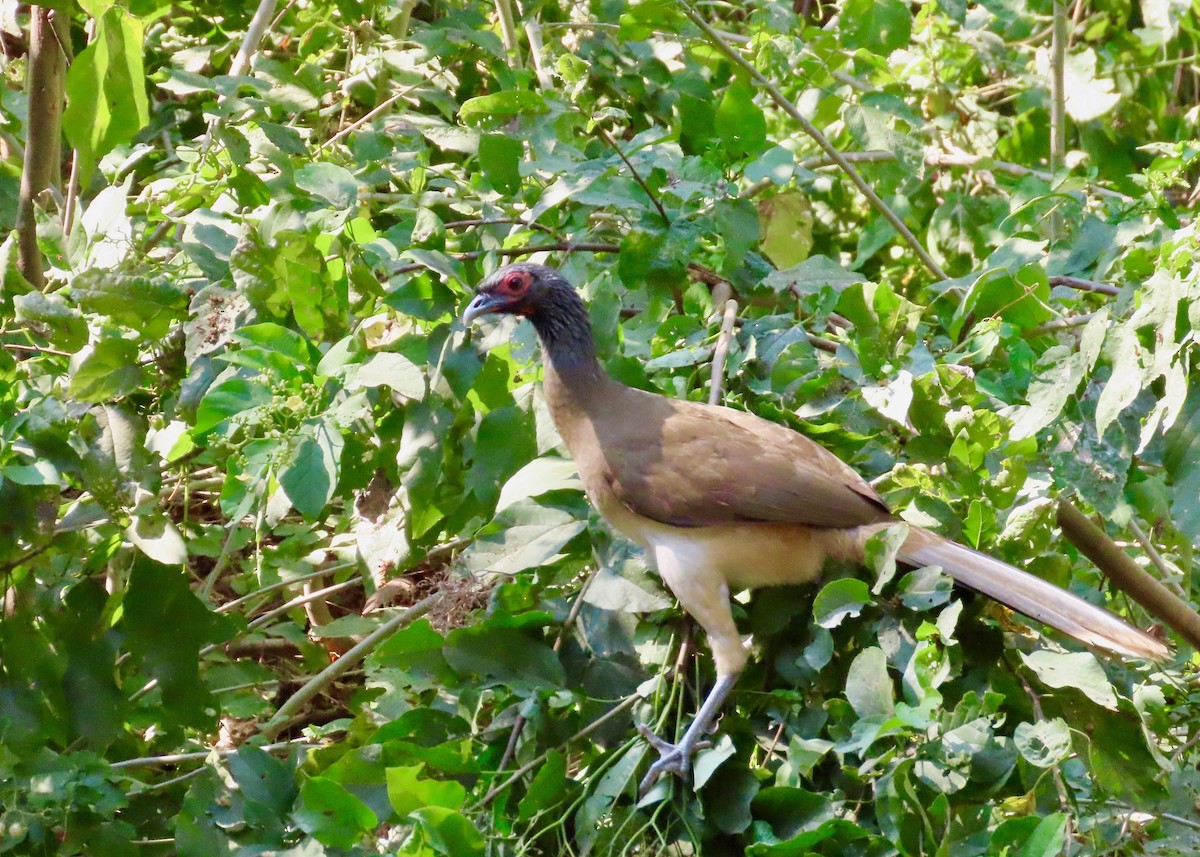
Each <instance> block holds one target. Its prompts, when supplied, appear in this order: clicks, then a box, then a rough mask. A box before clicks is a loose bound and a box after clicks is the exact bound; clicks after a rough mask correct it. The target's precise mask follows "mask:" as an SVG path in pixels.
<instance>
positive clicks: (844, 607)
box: [813, 577, 871, 628]
mask: <svg viewBox="0 0 1200 857" xmlns="http://www.w3.org/2000/svg"><path fill="white" fill-rule="evenodd" d="M870 603H871V592H870V590H869V589H868V588H867V584H866V583H865V582H863V581H861V580H859V579H858V578H855V577H843V578H841V579H839V580H831V581H830V582H829V583H826V584H825V585H824V586H822V587H821V591H820V592H818V593H817V597H816V598H815V599H813V621H814V622H816V623H817V624H818V625H820V626H821V627H822V628H836V627H837V626H838V625H840V624H842V620H843V619H845V618H846V617H848V616H857V615H858V614H859V613H861V612H862V609H863V608H864V607H866V606H867V605H868V604H870Z"/></svg>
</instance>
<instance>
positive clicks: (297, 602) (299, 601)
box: [246, 572, 362, 631]
mask: <svg viewBox="0 0 1200 857" xmlns="http://www.w3.org/2000/svg"><path fill="white" fill-rule="evenodd" d="M328 573H329V572H326V574H328ZM355 586H362V581H361V580H344V581H342V582H341V583H334V584H331V585H329V586H326V587H323V588H321V589H314V590H311V591H309V592H305V593H303V594H302V595H297V596H296V597H295V598H293V599H291V600H290V601H287V602H285V603H283V604H280V605H279V606H278V607H276V608H274V609H273V610H268V611H267V612H266V613H264V614H262V615H261V616H259V617H258V618H256V619H255V620H254V621H253V622H250V623H249V624H248V625H247V626H246V630H248V631H250V630H253V629H255V628H261V627H262V626H263V625H266V624H267V623H268V622H270V621H271V620H272V619H274V618H275V617H276V616H280V615H282V614H284V613H287V612H288V611H289V610H293V609H295V608H296V607H303V606H304V605H305V604H309V603H311V602H313V601H319V600H321V599H323V598H326V597H327V596H330V595H333V594H334V593H335V592H341V591H342V590H343V589H351V588H353V587H355Z"/></svg>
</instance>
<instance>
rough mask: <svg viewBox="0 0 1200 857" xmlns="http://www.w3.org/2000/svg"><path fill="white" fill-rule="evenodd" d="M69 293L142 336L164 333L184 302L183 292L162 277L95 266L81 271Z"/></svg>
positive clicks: (180, 314)
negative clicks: (119, 271)
mask: <svg viewBox="0 0 1200 857" xmlns="http://www.w3.org/2000/svg"><path fill="white" fill-rule="evenodd" d="M71 294H72V296H73V297H74V298H75V301H76V302H77V303H78V304H79V306H80V307H81V308H83V309H85V310H88V311H89V312H97V313H101V314H103V315H107V316H108V317H109V318H111V319H112V320H113V321H115V322H117V323H118V324H123V325H125V326H126V327H131V328H133V329H134V330H137V331H138V332H139V333H141V334H142V335H143V336H145V337H146V338H157V337H160V336H163V335H165V334H166V333H167V331H168V329H169V327H170V323H171V322H172V321H174V320H176V319H179V318H182V317H183V316H184V314H185V313H186V312H187V306H188V299H187V295H186V294H185V293H184V292H183V291H181V290H180V289H178V288H176V287H175V286H174V285H172V284H171V283H169V282H167V281H165V280H158V279H154V278H151V277H146V276H140V275H136V274H134V275H131V274H121V273H118V272H116V271H105V270H100V269H98V268H93V269H90V270H87V271H81V272H80V273H79V274H78V275H77V276H76V277H75V279H74V280H73V281H72V283H71Z"/></svg>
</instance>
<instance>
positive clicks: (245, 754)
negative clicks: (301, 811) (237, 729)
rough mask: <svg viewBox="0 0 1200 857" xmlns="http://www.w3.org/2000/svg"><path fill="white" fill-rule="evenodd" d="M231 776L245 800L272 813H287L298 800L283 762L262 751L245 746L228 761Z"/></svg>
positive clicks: (288, 770)
mask: <svg viewBox="0 0 1200 857" xmlns="http://www.w3.org/2000/svg"><path fill="white" fill-rule="evenodd" d="M227 764H228V765H229V773H231V774H233V778H234V780H236V781H237V787H238V790H239V791H240V792H241V795H242V797H243V798H244V799H245V800H247V801H249V802H251V803H254V804H257V805H258V806H260V807H263V808H265V809H266V810H267V811H268V812H271V813H279V814H282V813H286V812H287V811H288V810H289V809H291V806H292V801H294V800H295V799H296V793H297V788H296V782H295V779H294V778H293V775H292V771H291V769H290V768H289V766H288V765H287V763H286V762H285V761H284V760H282V759H276V758H274V757H273V756H272V755H271V754H270V753H268V752H266V751H265V750H263V749H262V748H261V747H254V746H249V745H247V746H242V747H240V748H238V751H237V752H236V753H234V754H233V755H231V756H229V757H228V761H227Z"/></svg>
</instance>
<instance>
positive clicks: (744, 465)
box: [462, 262, 1170, 795]
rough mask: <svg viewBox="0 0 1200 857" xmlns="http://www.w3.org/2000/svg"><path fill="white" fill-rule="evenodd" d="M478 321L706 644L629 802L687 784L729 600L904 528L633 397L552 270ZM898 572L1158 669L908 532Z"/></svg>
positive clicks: (707, 723) (478, 308)
mask: <svg viewBox="0 0 1200 857" xmlns="http://www.w3.org/2000/svg"><path fill="white" fill-rule="evenodd" d="M489 314H507V315H514V316H518V317H522V318H526V319H528V320H529V321H530V322H531V323H532V324H533V327H534V330H535V331H536V333H537V336H538V339H539V340H540V342H541V349H542V363H543V375H542V379H543V380H542V384H543V389H544V393H545V400H546V403H547V405H548V408H549V411H550V414H551V416H552V418H553V420H554V424H555V426H556V427H557V429H558V432H559V434H560V435H561V436H562V439H563V441H564V442H565V444H566V447H567V450H568V451H569V452H570V454H571V457H572V458H573V459H574V461H575V465H576V467H577V469H578V471H579V476H580V480H581V482H582V483H583V487H584V491H585V493H586V494H587V496H588V499H589V501H590V502H591V504H592V505H593V506H594V507H595V508H596V510H597V511H599V513H600V514H601V516H602V517H603V518H604V519H605V520H607V522H608V523H609V524H610V525H611V526H612V527H614V528H615V529H616V530H618V531H619V532H620V533H622V534H623V535H624V536H626V537H627V538H629V539H630V540H632V541H633V542H635V543H636V544H638V545H640V546H641V548H642V549H643V550H644V551H645V554H646V557H647V559H648V560H649V562H650V563H651V564H652V565H653V566H654V567H655V569H656V570H657V572H658V574H659V576H660V577H661V578H662V580H663V581H664V582H665V583H666V585H667V587H668V588H669V589H670V590H671V591H672V593H673V594H674V595H675V597H676V598H677V599H678V601H679V604H680V606H682V607H683V609H684V610H685V611H686V612H687V613H689V614H690V615H691V616H692V617H693V618H694V619H695V620H696V621H697V622H698V623H699V624H700V626H701V627H702V628H703V629H704V631H705V633H706V635H707V638H708V642H709V647H710V648H711V650H712V656H713V660H714V663H715V667H716V682H715V684H714V685H713V687H712V689H711V690H710V691H709V693H708V695H707V696H706V697H705V698H704V700H703V702H702V703H701V705H700V708H699V710H698V712H697V714H696V716H695V719H693V721H692V722H691V724H690V725H689V726H688V728H687V730H686V731H685V732H684V735H683V737H682V738H681V739H680V740H679V741H678V743H671V742H669V741H666V740H665V739H662V738H659V737H657V736H655V735H653V734H652V733H651V732H650V731H649V729H648V728H647V727H644V726H643V727H642V730H641V731H642V734H643V735H644V736H645V737H646V738H647V740H648V741H649V742H650V744H651V745H652V746H653V747H654V748H655V749H656V750H657V751H658V753H659V758H658V759H657V760H656V761H655V762H654V763H653V764H652V765H651V766H650V769H649V771H648V772H647V774H646V776H645V778H644V779H643V780H642V782H641V788H640V793H641V794H643V795H644V794H645V793H646V792H647V790H648V789H649V788H650V787H651V786H652V785H653V784H654V783H655V782H656V781H658V780H659V779H660V778H661V777H662V776H663V775H665V774H668V773H669V774H674V775H677V776H679V777H680V778H682V779H684V780H685V781H686V780H687V778H688V777H689V775H690V770H691V759H692V756H693V754H694V753H695V752H696V751H697V750H698V749H701V748H702V747H703V746H706V738H705V736H706V735H707V733H708V732H710V731H711V730H712V728H713V727H714V725H715V723H716V720H717V718H718V716H719V714H720V710H721V708H722V706H723V705H724V703H725V699H726V697H727V696H728V695H729V693H730V691H731V690H732V689H733V687H734V685H735V684H736V682H737V679H738V675H739V674H740V673H741V672H742V670H743V668H744V667H745V666H746V663H747V661H748V658H749V653H748V651H747V648H746V646H745V644H744V643H743V641H742V637H741V635H740V634H739V633H738V629H737V626H736V625H735V624H734V619H733V612H732V609H731V607H730V594H731V592H733V591H737V590H741V589H746V588H754V587H762V586H774V585H782V584H796V583H807V582H810V581H814V580H816V579H817V578H818V576H819V574H820V572H821V568H822V566H823V565H824V564H825V561H826V560H827V559H830V558H832V559H837V560H843V561H851V562H859V563H861V562H862V561H863V558H864V550H865V545H866V542H867V540H868V539H869V538H870V537H871V536H872V535H874V534H876V533H878V532H880V531H882V530H884V529H887V528H889V527H891V526H893V525H896V524H897V523H898V522H899V521H900V519H899V518H898V517H897V516H896V515H894V514H893V513H892V512H891V511H890V510H889V509H888V507H887V505H886V504H885V503H884V501H883V498H882V497H880V495H879V494H878V493H877V492H876V491H875V489H874V488H873V487H871V485H870V484H869V483H868V482H867V481H866V480H865V479H863V478H862V476H860V475H859V474H858V473H857V472H856V471H855V470H854V469H853V468H851V467H850V466H849V465H848V464H846V463H845V462H843V461H842V460H841V459H839V458H838V457H837V456H836V455H834V454H833V453H832V452H830V451H829V450H827V449H825V447H823V446H821V445H820V444H818V443H817V442H815V441H813V440H811V439H809V438H808V437H806V436H805V435H803V434H801V433H799V432H797V431H793V430H792V429H790V428H787V427H785V426H782V425H779V424H777V423H774V422H771V421H769V420H766V419H763V418H762V417H759V416H757V415H755V414H751V413H747V412H745V411H739V410H736V409H733V408H728V407H724V406H720V405H710V404H704V403H700V402H691V401H686V400H680V399H673V398H669V397H667V396H662V395H659V394H657V393H652V392H648V391H646V390H641V389H637V388H635V387H629V386H627V385H625V384H623V383H621V382H619V381H617V380H615V379H614V378H612V377H611V376H609V375H608V373H607V372H606V371H605V369H604V368H603V366H602V365H601V363H600V360H599V359H598V357H597V353H596V345H595V339H594V336H593V332H592V325H591V321H590V318H589V316H588V311H587V307H586V305H585V303H584V301H583V299H582V297H581V296H580V294H579V293H578V292H577V291H576V289H575V288H574V287H573V286H572V285H571V284H570V283H569V282H568V281H567V280H566V279H565V278H564V277H563V275H562V274H561V273H560V272H559V271H558V270H556V269H555V268H552V267H548V266H545V265H538V264H532V263H524V262H522V263H516V264H510V265H507V266H505V267H502V268H499V269H498V270H496V271H495V272H494V273H492V274H491V275H490V276H488V277H487V278H486V279H485V280H484V281H483V282H482V283H481V284H480V285H479V287H478V288H477V290H476V293H475V295H474V296H473V298H472V299H471V301H470V303H469V304H468V306H467V308H466V310H465V311H464V313H463V316H462V320H463V323H464V325H465V326H468V327H469V326H470V325H471V324H472V323H473V322H474V321H475V320H476V319H478V318H479V317H481V316H484V315H489ZM907 526H908V531H907V535H906V536H905V537H904V541H903V543H902V545H901V547H900V549H899V552H898V554H897V559H898V560H899V561H901V562H903V563H905V564H906V565H909V566H913V567H925V566H940V567H941V568H942V569H943V570H944V571H945V572H946V573H947V574H949V575H950V576H951V577H952V578H953V579H954V580H955V581H957V582H958V583H961V584H963V585H965V586H967V587H968V588H970V589H974V590H976V591H978V592H981V593H983V594H984V595H987V596H989V597H990V598H993V599H995V600H996V601H999V602H1001V603H1002V604H1005V605H1007V606H1008V607H1010V608H1012V609H1014V610H1016V611H1018V612H1020V613H1023V614H1025V615H1027V616H1029V617H1031V618H1033V619H1035V620H1037V621H1039V622H1042V623H1044V624H1046V625H1049V626H1050V627H1051V628H1055V629H1057V630H1058V631H1061V632H1063V633H1065V634H1067V635H1069V636H1071V637H1073V638H1075V639H1076V640H1078V641H1080V642H1082V643H1084V644H1086V645H1088V646H1092V647H1095V648H1099V649H1102V650H1106V651H1108V652H1111V653H1114V654H1118V655H1122V656H1127V657H1131V658H1145V659H1148V660H1152V661H1159V660H1163V659H1164V658H1166V657H1167V656H1168V655H1169V654H1170V649H1168V647H1167V646H1166V645H1164V644H1163V643H1162V642H1160V641H1159V640H1157V639H1155V638H1154V637H1152V636H1150V635H1149V634H1147V633H1145V632H1143V631H1141V630H1139V629H1137V628H1134V627H1132V626H1131V625H1129V624H1127V623H1126V622H1124V621H1123V620H1121V619H1120V618H1118V617H1117V616H1116V615H1115V614H1113V613H1111V612H1109V611H1108V610H1105V609H1103V608H1101V607H1097V606H1095V605H1093V604H1090V603H1089V602H1087V601H1085V600H1084V599H1082V598H1080V597H1078V596H1076V595H1073V594H1071V593H1069V592H1067V591H1066V590H1063V589H1061V588H1059V587H1057V586H1055V585H1053V584H1051V583H1049V582H1047V581H1045V580H1042V579H1041V578H1039V577H1036V576H1034V575H1032V574H1029V573H1028V572H1025V571H1022V570H1020V569H1018V568H1016V567H1014V566H1011V565H1009V564H1007V563H1004V562H1001V561H1000V560H997V559H994V558H992V557H989V556H987V555H986V554H983V553H980V552H978V551H975V550H973V549H971V548H968V547H965V546H963V545H960V544H957V543H956V542H953V541H951V540H949V539H947V538H944V537H942V536H940V535H938V534H937V533H934V532H931V531H929V530H926V529H924V528H922V527H919V526H914V525H911V524H909V525H907Z"/></svg>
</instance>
